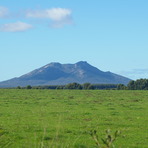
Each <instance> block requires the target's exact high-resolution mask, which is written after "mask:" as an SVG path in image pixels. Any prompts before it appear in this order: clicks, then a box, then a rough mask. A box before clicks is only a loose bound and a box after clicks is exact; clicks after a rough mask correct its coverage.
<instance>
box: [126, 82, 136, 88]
mask: <svg viewBox="0 0 148 148" xmlns="http://www.w3.org/2000/svg"><path fill="white" fill-rule="evenodd" d="M127 87H128V89H129V90H134V89H135V81H134V80H132V81H130V82H129V83H128V85H127Z"/></svg>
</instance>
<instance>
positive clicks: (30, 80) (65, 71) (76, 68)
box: [0, 61, 130, 87]
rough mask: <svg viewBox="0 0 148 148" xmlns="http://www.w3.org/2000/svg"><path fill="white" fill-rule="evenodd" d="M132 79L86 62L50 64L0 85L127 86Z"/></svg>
mask: <svg viewBox="0 0 148 148" xmlns="http://www.w3.org/2000/svg"><path fill="white" fill-rule="evenodd" d="M129 81H130V79H128V78H125V77H123V76H120V75H117V74H114V73H111V72H103V71H101V70H99V69H98V68H96V67H94V66H92V65H90V64H89V63H87V62H86V61H79V62H77V63H75V64H60V63H58V62H52V63H49V64H47V65H45V66H43V67H41V68H38V69H36V70H34V71H32V72H30V73H29V74H25V75H23V76H20V77H18V78H15V79H11V80H7V81H4V82H1V83H0V87H16V86H26V85H32V86H37V85H63V84H68V83H73V82H77V83H80V84H83V83H86V82H89V83H92V84H127V83H128V82H129Z"/></svg>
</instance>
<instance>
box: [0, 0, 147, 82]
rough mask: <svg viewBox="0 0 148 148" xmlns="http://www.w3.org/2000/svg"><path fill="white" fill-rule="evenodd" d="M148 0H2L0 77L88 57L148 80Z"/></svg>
mask: <svg viewBox="0 0 148 148" xmlns="http://www.w3.org/2000/svg"><path fill="white" fill-rule="evenodd" d="M147 8H148V0H44V1H43V0H21V1H20V0H13V1H12V0H1V1H0V69H1V73H0V81H4V80H7V79H11V78H14V77H19V76H21V75H23V74H26V73H28V72H30V71H32V70H34V69H37V68H40V67H42V66H44V65H46V64H48V63H51V62H60V63H61V64H67V63H76V62H78V61H87V62H88V63H89V64H91V65H93V66H95V67H97V68H98V69H100V70H102V71H111V72H113V73H116V74H120V75H123V76H126V77H128V78H131V79H134V80H136V79H139V78H148V9H147Z"/></svg>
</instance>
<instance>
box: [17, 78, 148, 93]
mask: <svg viewBox="0 0 148 148" xmlns="http://www.w3.org/2000/svg"><path fill="white" fill-rule="evenodd" d="M17 89H79V90H97V89H101V90H103V89H112V90H148V79H138V80H135V81H134V80H131V81H130V82H129V83H128V84H127V85H124V84H91V83H84V84H79V83H76V82H74V83H69V84H67V85H46V86H31V85H28V86H26V87H20V86H18V87H17Z"/></svg>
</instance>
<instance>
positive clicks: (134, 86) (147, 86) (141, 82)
mask: <svg viewBox="0 0 148 148" xmlns="http://www.w3.org/2000/svg"><path fill="white" fill-rule="evenodd" d="M127 87H128V89H129V90H148V79H138V80H136V81H133V80H132V81H130V82H129V83H128V85H127Z"/></svg>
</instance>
